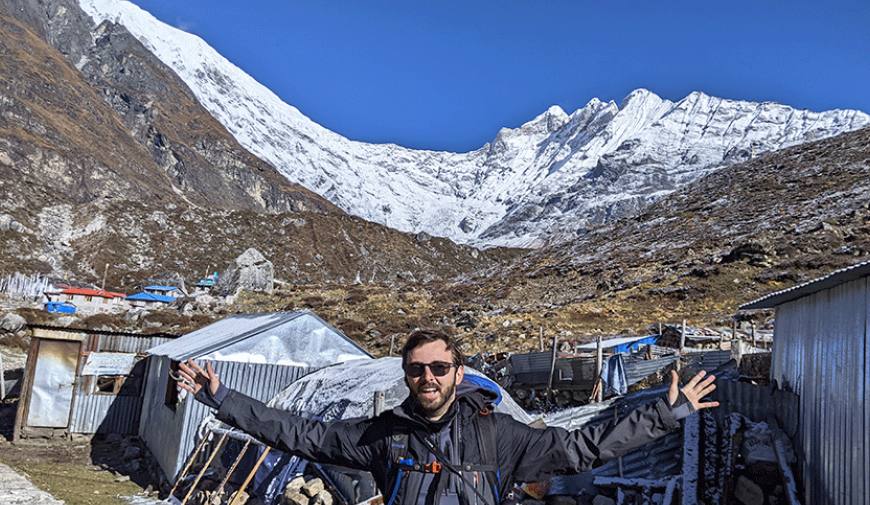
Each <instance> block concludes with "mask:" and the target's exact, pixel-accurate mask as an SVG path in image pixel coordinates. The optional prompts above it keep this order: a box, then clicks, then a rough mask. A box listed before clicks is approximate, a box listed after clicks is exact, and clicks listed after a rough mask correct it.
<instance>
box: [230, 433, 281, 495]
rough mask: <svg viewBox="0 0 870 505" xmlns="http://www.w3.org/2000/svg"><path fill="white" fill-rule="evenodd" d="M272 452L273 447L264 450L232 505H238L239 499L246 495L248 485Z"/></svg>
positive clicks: (237, 492)
mask: <svg viewBox="0 0 870 505" xmlns="http://www.w3.org/2000/svg"><path fill="white" fill-rule="evenodd" d="M271 450H272V448H271V447H266V448H265V449H263V454H260V457H259V458H258V459H257V462H256V463H254V468H252V469H251V472H250V473H249V474H248V476H247V477H245V481H244V482H242V487H240V488H239V490H238V491H236V495H235V496H234V497H233V501H232V502H230V505H236V503H238V502H239V499H240V498H241V496H242V493H244V492H245V489H247V488H248V484H250V483H251V479H253V478H254V474H256V473H257V470H259V469H260V465H262V464H263V461H265V460H266V456H268V455H269V451H271Z"/></svg>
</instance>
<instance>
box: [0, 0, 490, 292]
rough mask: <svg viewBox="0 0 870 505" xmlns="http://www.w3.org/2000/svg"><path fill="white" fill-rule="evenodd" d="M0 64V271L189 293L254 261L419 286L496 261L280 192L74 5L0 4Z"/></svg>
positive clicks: (268, 173)
mask: <svg viewBox="0 0 870 505" xmlns="http://www.w3.org/2000/svg"><path fill="white" fill-rule="evenodd" d="M82 23H84V24H82ZM49 42H51V44H49ZM52 44H54V45H52ZM0 55H2V57H0V75H3V76H4V79H3V80H2V81H0V104H2V107H0V188H2V198H0V243H2V245H3V250H4V255H3V256H2V257H0V272H4V273H13V272H16V271H18V272H23V273H35V272H40V273H45V274H51V275H55V276H58V277H67V278H73V279H79V280H83V281H90V282H95V281H98V280H99V279H100V277H101V276H102V271H103V268H104V265H106V264H109V265H110V266H111V268H110V270H109V278H108V284H107V285H108V286H115V287H124V286H131V285H135V283H136V282H138V281H140V280H142V279H145V278H148V277H151V276H163V275H166V276H182V277H186V278H188V280H195V277H196V276H200V275H202V274H203V273H204V272H205V271H206V270H209V269H215V270H221V269H222V268H224V267H225V266H226V265H227V264H228V263H229V262H230V261H231V260H232V259H233V258H235V257H236V256H238V254H239V253H241V252H242V251H244V250H246V249H247V248H249V247H255V248H257V249H258V250H260V251H261V252H263V253H264V254H266V255H267V257H269V259H270V260H271V261H273V263H274V264H275V269H276V275H277V276H278V278H279V279H280V280H283V281H285V282H291V283H292V282H347V283H353V282H386V283H392V282H402V281H403V280H407V281H409V282H410V281H421V282H422V281H427V280H433V279H441V278H446V277H452V276H455V275H460V274H463V273H465V272H468V271H469V270H472V269H474V268H479V267H480V266H482V265H485V264H488V263H489V262H490V261H492V257H493V256H498V255H499V254H504V252H497V251H496V252H493V253H487V254H482V253H480V252H479V251H477V250H475V249H473V248H471V247H468V246H457V245H456V244H453V243H451V242H450V241H448V240H444V239H433V238H431V237H428V236H426V235H425V234H419V235H409V234H405V233H400V232H397V231H394V230H390V229H387V228H385V227H383V226H381V225H377V224H374V223H369V222H366V221H364V220H362V219H360V218H357V217H351V216H348V215H346V214H345V213H344V212H342V211H341V210H340V209H338V208H337V207H335V206H334V205H332V204H331V203H330V202H328V201H327V200H325V199H323V198H321V197H320V196H318V195H316V194H314V193H312V192H311V191H309V190H307V189H305V188H303V187H301V186H298V185H294V184H292V183H289V182H288V181H287V180H286V179H285V178H283V177H282V176H280V175H279V174H278V173H277V172H276V171H275V169H274V168H273V167H271V165H269V164H267V163H265V162H263V161H261V160H259V159H258V158H256V157H255V156H253V155H252V154H251V153H250V152H248V151H246V150H245V149H244V148H242V147H241V146H240V145H239V144H238V143H237V142H236V141H235V139H233V137H232V136H230V135H229V134H228V133H227V132H226V130H225V129H224V128H223V127H222V126H221V125H220V124H219V123H217V121H215V120H214V118H212V117H211V115H209V114H208V113H207V112H206V111H205V110H204V109H203V108H202V107H201V106H199V104H198V102H197V101H196V99H195V97H193V95H192V94H191V93H190V91H189V90H188V89H187V87H186V86H185V85H184V83H182V82H181V81H180V80H179V79H178V78H177V77H176V76H175V74H174V73H173V72H171V71H170V70H169V69H167V68H166V67H165V66H164V65H163V64H162V63H161V62H160V61H159V60H157V59H156V58H154V56H153V55H152V54H151V53H150V52H148V51H147V50H145V49H144V47H142V46H141V44H139V42H138V41H137V40H136V39H134V38H133V37H132V36H130V34H129V33H128V32H127V31H126V29H124V28H123V27H121V26H119V25H115V24H112V23H102V24H100V25H99V26H96V25H94V24H92V22H91V20H90V18H88V17H87V16H85V15H84V14H83V13H82V12H81V11H80V10H79V9H78V5H77V4H76V3H75V2H70V1H68V0H50V1H46V2H29V1H18V0H0Z"/></svg>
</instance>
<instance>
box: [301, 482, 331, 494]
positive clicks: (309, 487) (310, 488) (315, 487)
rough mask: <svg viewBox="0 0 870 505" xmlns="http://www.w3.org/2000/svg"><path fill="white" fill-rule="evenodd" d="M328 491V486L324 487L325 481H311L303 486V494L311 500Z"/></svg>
mask: <svg viewBox="0 0 870 505" xmlns="http://www.w3.org/2000/svg"><path fill="white" fill-rule="evenodd" d="M324 489H326V486H324V485H323V481H322V480H320V479H311V480H309V481H308V482H306V483H305V485H304V486H302V494H304V495H305V496H308V497H309V498H314V497H315V496H317V493H319V492H321V491H323V490H324Z"/></svg>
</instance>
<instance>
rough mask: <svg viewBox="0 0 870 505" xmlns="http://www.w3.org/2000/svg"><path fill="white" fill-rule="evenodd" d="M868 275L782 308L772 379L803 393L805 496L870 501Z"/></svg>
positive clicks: (855, 503) (812, 500)
mask: <svg viewBox="0 0 870 505" xmlns="http://www.w3.org/2000/svg"><path fill="white" fill-rule="evenodd" d="M868 311H870V306H868V278H866V277H865V278H862V279H858V280H855V281H851V282H847V283H844V284H842V285H840V286H836V287H834V288H831V289H827V290H824V291H820V292H818V293H815V294H812V295H809V296H806V297H803V298H799V299H797V300H794V301H792V302H788V303H785V304H783V305H781V306H779V307H777V312H776V330H775V336H774V349H773V362H772V368H771V378H772V379H773V380H774V381H776V382H777V383H778V384H779V385H780V387H782V388H784V389H786V390H789V391H794V392H795V393H797V394H798V395H799V397H800V413H799V418H800V419H799V423H800V430H799V434H798V436H797V437H796V440H795V445H796V446H797V450H798V452H799V454H800V455H801V458H800V459H801V461H802V468H801V470H802V472H801V473H802V475H803V482H804V499H805V500H806V503H807V504H808V505H828V504H831V505H870V347H868V346H870V343H868V331H870V322H868V320H870V318H868Z"/></svg>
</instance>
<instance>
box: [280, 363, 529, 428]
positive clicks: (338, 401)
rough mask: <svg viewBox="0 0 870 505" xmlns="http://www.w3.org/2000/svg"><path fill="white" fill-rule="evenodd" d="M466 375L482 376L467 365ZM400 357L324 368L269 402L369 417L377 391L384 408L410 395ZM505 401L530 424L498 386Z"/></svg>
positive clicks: (326, 415)
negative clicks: (382, 399) (379, 392)
mask: <svg viewBox="0 0 870 505" xmlns="http://www.w3.org/2000/svg"><path fill="white" fill-rule="evenodd" d="M465 373H466V374H472V375H480V376H482V375H483V374H481V373H480V372H478V371H477V370H474V369H471V368H469V367H465ZM404 377H405V373H404V371H403V370H402V359H401V358H379V359H375V360H362V361H361V360H356V361H350V362H347V363H341V364H338V365H333V366H330V367H326V368H323V369H321V370H318V371H316V372H313V373H310V374H308V375H306V376H305V377H302V378H301V379H299V380H298V381H296V382H294V383H293V384H291V385H289V386H287V388H286V389H285V390H284V391H282V392H280V393H278V395H277V396H276V397H275V398H274V399H272V401H270V402H269V405H270V406H272V407H278V408H281V409H283V410H288V411H291V412H295V413H301V414H305V415H308V416H317V417H320V418H322V419H324V420H327V421H328V420H334V419H349V418H354V417H368V416H371V414H372V409H373V403H374V394H375V392H376V391H383V392H384V408H386V409H391V408H393V407H396V406H397V405H399V404H400V403H402V401H403V400H404V399H405V398H407V397H408V387H407V386H406V385H405V379H404ZM499 390H500V391H501V396H502V401H501V403H499V404H498V405H497V406H496V412H503V413H505V414H509V415H511V416H512V417H513V418H514V419H516V420H517V421H520V422H523V423H529V422H531V421H532V417H531V416H529V414H528V413H526V411H525V410H523V408H522V407H520V406H519V405H517V404H516V402H514V400H513V399H512V398H511V397H510V396H509V395H508V394H507V391H505V390H503V389H501V388H499Z"/></svg>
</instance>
